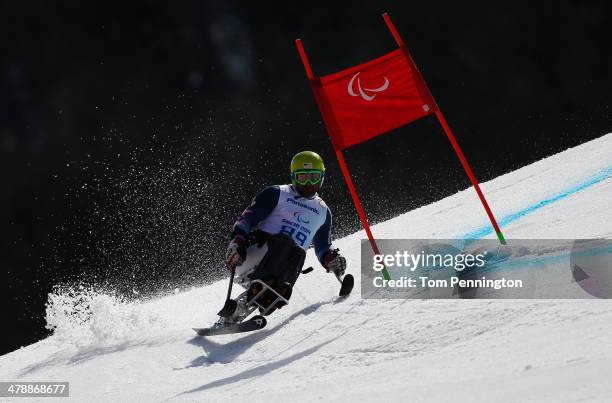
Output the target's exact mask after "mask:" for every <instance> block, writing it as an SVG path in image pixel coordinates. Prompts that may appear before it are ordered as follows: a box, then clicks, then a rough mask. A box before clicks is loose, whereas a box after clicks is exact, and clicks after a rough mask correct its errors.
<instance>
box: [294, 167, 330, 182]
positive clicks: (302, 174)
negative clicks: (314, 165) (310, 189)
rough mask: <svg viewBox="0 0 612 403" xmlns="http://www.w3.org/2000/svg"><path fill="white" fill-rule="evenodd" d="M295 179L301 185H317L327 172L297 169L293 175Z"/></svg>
mask: <svg viewBox="0 0 612 403" xmlns="http://www.w3.org/2000/svg"><path fill="white" fill-rule="evenodd" d="M291 176H292V178H293V180H294V181H296V182H297V183H299V184H300V185H307V184H311V185H316V184H317V183H319V182H321V181H322V180H323V177H324V176H325V173H324V172H323V171H318V170H313V171H296V172H294V173H293V174H292V175H291Z"/></svg>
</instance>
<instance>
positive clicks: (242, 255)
mask: <svg viewBox="0 0 612 403" xmlns="http://www.w3.org/2000/svg"><path fill="white" fill-rule="evenodd" d="M247 245H248V241H247V239H246V238H245V237H244V236H242V235H236V236H235V237H234V239H232V241H231V242H230V243H229V246H228V247H227V252H226V253H225V265H226V266H227V268H228V269H229V270H230V271H234V269H236V266H240V265H241V264H242V263H244V261H245V260H246V255H247Z"/></svg>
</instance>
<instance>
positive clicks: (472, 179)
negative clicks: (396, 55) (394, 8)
mask: <svg viewBox="0 0 612 403" xmlns="http://www.w3.org/2000/svg"><path fill="white" fill-rule="evenodd" d="M383 19H384V20H385V23H386V24H387V28H389V31H391V35H393V38H394V39H395V42H396V43H397V46H399V47H400V48H401V49H402V50H403V51H404V55H405V56H406V59H407V60H408V63H409V64H410V65H411V66H412V67H413V70H414V71H415V74H416V75H417V80H418V81H420V83H421V85H422V87H423V88H424V89H425V90H426V91H427V93H428V95H429V97H430V98H431V100H432V101H433V103H434V110H435V114H436V118H437V119H438V122H440V125H441V126H442V129H444V133H445V134H446V137H448V140H449V141H450V143H451V145H452V146H453V150H455V154H457V157H458V158H459V162H461V165H462V166H463V169H464V170H465V173H466V174H467V176H468V178H469V179H470V182H472V186H473V187H474V190H476V194H478V198H479V199H480V202H481V203H482V206H483V207H484V209H485V211H486V213H487V216H488V217H489V220H490V221H491V224H492V225H493V229H495V233H496V234H497V238H498V239H499V242H500V243H501V244H502V245H505V244H506V239H505V238H504V234H502V232H501V229H500V228H499V225H497V221H496V220H495V216H494V215H493V212H492V211H491V208H490V207H489V203H487V199H486V198H485V196H484V194H483V193H482V190H480V185H479V184H478V181H477V180H476V176H475V175H474V172H472V168H470V164H468V162H467V159H466V158H465V155H464V154H463V151H461V147H459V143H458V142H457V139H456V138H455V136H454V135H453V132H452V131H451V129H450V127H449V126H448V123H447V122H446V119H444V115H443V114H442V111H441V110H440V108H439V107H438V104H437V103H436V100H435V98H434V96H433V94H432V93H431V91H429V88H428V87H427V83H426V82H425V79H424V78H423V76H422V75H421V72H420V71H419V69H418V68H417V67H416V64H415V63H414V61H413V60H412V56H410V52H409V51H408V48H407V47H406V45H405V44H404V41H402V38H401V37H400V36H399V33H398V32H397V30H396V29H395V25H393V22H391V18H390V17H389V14H387V13H383Z"/></svg>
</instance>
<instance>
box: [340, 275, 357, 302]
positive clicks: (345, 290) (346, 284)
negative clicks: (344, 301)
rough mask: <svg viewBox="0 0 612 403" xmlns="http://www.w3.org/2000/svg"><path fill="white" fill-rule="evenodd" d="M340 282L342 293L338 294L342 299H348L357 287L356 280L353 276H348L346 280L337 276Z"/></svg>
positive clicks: (345, 277)
mask: <svg viewBox="0 0 612 403" xmlns="http://www.w3.org/2000/svg"><path fill="white" fill-rule="evenodd" d="M336 278H337V279H338V281H339V282H340V292H339V293H338V295H339V296H341V297H346V296H347V295H349V294H350V293H351V291H353V286H354V285H355V278H354V277H353V275H352V274H347V275H345V276H344V278H342V279H341V278H340V276H336Z"/></svg>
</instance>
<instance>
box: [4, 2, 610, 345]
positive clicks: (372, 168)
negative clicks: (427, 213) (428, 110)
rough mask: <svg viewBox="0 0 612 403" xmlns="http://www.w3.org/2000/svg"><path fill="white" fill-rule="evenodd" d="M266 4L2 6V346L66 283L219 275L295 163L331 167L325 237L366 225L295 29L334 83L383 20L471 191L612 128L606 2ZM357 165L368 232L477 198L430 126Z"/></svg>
mask: <svg viewBox="0 0 612 403" xmlns="http://www.w3.org/2000/svg"><path fill="white" fill-rule="evenodd" d="M264 4H268V3H267V2H265V3H262V2H238V1H223V2H210V1H200V2H167V1H165V2H164V1H144V2H143V1H130V2H121V3H119V2H117V3H114V2H106V1H105V2H48V1H47V2H45V1H39V2H3V3H2V4H1V5H0V44H1V47H0V49H1V52H0V175H1V179H2V180H1V183H0V189H1V191H0V193H1V194H2V197H1V201H0V214H1V217H2V221H1V225H2V231H1V234H0V237H1V245H2V250H1V251H0V252H1V253H0V271H1V275H2V278H1V282H2V292H1V296H2V312H3V318H2V324H3V328H4V329H5V330H4V332H3V334H4V336H5V341H4V343H3V344H2V348H1V351H0V352H1V353H4V352H7V351H11V350H13V349H15V348H18V347H19V346H22V345H26V344H29V343H32V342H33V341H35V340H37V339H40V338H41V337H43V336H44V335H46V334H47V333H46V332H47V331H46V330H45V328H44V325H45V322H44V303H45V301H46V296H47V294H48V293H49V292H51V291H52V289H53V288H52V287H53V285H55V284H60V283H67V284H74V283H84V284H94V285H96V286H97V287H102V288H104V289H110V290H115V291H117V292H120V293H123V294H125V295H128V296H129V295H139V296H140V297H142V296H143V295H144V296H147V295H149V296H150V295H154V294H156V293H159V292H167V291H169V290H172V289H174V287H183V286H188V285H197V284H202V283H204V282H206V281H212V280H214V279H218V278H220V277H222V276H223V275H224V274H225V273H224V269H223V266H222V256H223V254H224V250H225V247H226V243H227V240H228V239H227V237H228V232H229V229H230V226H231V224H232V222H233V220H234V218H235V217H236V215H237V214H239V213H240V212H241V210H242V209H243V208H244V207H245V206H246V205H247V204H248V202H249V200H250V199H251V197H252V196H253V194H254V193H255V192H256V191H258V190H259V189H261V188H262V187H263V186H265V185H268V184H278V183H285V182H287V181H288V165H289V160H290V157H291V156H292V155H293V154H294V153H295V152H297V151H300V150H303V149H312V150H315V151H317V152H319V153H320V154H321V155H322V156H323V157H324V158H325V160H326V162H327V166H328V172H327V173H328V175H327V179H326V182H325V186H324V189H323V192H322V196H323V197H324V198H325V199H326V201H327V202H328V204H329V205H330V206H331V207H332V210H333V212H334V220H335V227H334V236H335V237H339V236H342V235H346V234H349V233H351V232H354V231H355V230H357V229H359V228H360V226H359V222H358V219H357V215H356V214H355V211H354V208H353V207H352V204H351V202H350V198H349V195H348V192H347V190H346V186H345V185H344V182H343V179H342V176H341V173H340V171H339V168H338V165H337V163H336V161H335V158H334V156H333V153H332V149H331V146H330V143H329V141H328V139H327V136H326V133H325V130H324V127H323V125H322V122H321V119H320V116H319V113H318V110H317V107H316V105H315V103H314V100H313V97H312V94H311V91H310V88H309V86H308V82H307V80H306V78H305V74H304V71H303V68H302V65H301V62H300V59H299V57H298V54H297V52H296V50H295V46H294V43H293V41H294V39H295V38H297V37H301V38H303V41H304V45H305V47H306V50H307V52H308V53H309V56H310V59H311V62H312V64H313V68H314V71H315V74H317V75H325V74H328V73H331V72H334V71H337V70H340V69H343V68H345V67H348V66H351V65H354V64H357V63H361V62H364V61H366V60H368V59H371V58H374V57H376V56H379V55H381V54H383V53H386V52H388V51H390V50H392V49H394V46H395V45H394V41H393V39H392V37H391V35H390V34H389V32H388V31H387V28H386V26H385V24H384V22H383V20H382V18H381V16H380V15H381V13H382V12H383V11H388V12H389V13H390V15H391V17H392V19H393V21H394V22H395V25H396V26H397V28H398V31H399V32H400V35H402V37H403V39H404V41H405V42H406V44H407V45H408V47H409V48H410V50H411V52H412V55H413V57H414V58H415V61H416V62H417V65H418V66H419V67H420V69H421V71H422V73H423V75H424V76H425V79H426V80H427V81H428V84H429V87H430V88H431V90H432V92H433V94H434V95H435V96H436V98H437V101H438V104H439V105H440V107H441V109H442V110H443V111H444V113H445V115H446V118H447V120H448V121H449V123H450V125H451V127H452V128H453V130H454V132H455V134H456V135H457V137H458V139H459V142H460V144H461V145H462V146H463V149H464V151H465V153H466V155H467V157H468V160H469V161H470V162H471V164H472V168H473V169H474V171H475V174H476V176H477V177H478V178H479V179H480V180H481V181H486V180H489V179H492V178H494V177H496V176H498V175H500V174H503V173H506V172H509V171H511V170H514V169H516V168H518V167H520V166H523V165H525V164H528V163H530V162H533V161H535V160H537V159H540V158H543V157H545V156H548V155H551V154H553V153H556V152H559V151H561V150H563V149H566V148H568V147H570V146H574V145H577V144H580V143H582V142H584V141H587V140H589V139H593V138H596V137H599V136H601V135H603V134H605V133H607V132H609V131H610V126H611V125H610V107H609V101H610V97H611V96H610V90H611V88H612V87H611V84H612V82H611V79H610V73H609V71H610V62H611V52H610V38H611V37H612V36H611V35H610V34H611V33H610V32H609V29H610V27H611V26H612V21H611V18H610V17H611V10H610V8H611V6H609V2H607V1H568V0H562V1H554V2H544V1H538V2H530V3H523V4H521V3H520V2H519V3H517V2H515V1H513V2H507V3H501V2H478V3H476V2H475V3H470V2H400V1H398V2H383V1H376V2H373V1H372V2H351V3H344V2H333V1H326V2H304V3H302V2H278V3H277V4H273V5H272V4H270V5H266V6H264ZM345 156H346V159H347V163H348V165H349V167H350V168H351V169H352V172H353V175H354V179H355V182H356V185H357V187H358V190H359V191H360V194H361V196H362V198H363V202H364V205H365V208H366V211H367V213H368V215H369V218H370V220H371V221H372V222H374V223H376V222H380V221H382V220H386V219H388V218H390V217H393V216H396V215H398V214H400V213H403V212H406V211H409V210H411V209H414V208H416V207H418V206H421V205H425V204H428V203H431V202H433V201H435V200H439V199H440V198H443V197H445V196H448V195H451V194H453V193H455V192H457V191H458V190H461V189H465V188H467V187H468V186H469V182H468V179H467V178H466V176H465V174H464V173H463V171H462V169H461V166H460V165H459V162H458V161H457V159H456V157H455V155H454V154H453V152H452V149H451V147H450V145H449V143H448V141H447V140H446V138H445V136H444V134H443V132H442V131H441V129H440V128H439V126H438V124H437V123H436V122H435V120H434V119H433V118H431V117H429V118H425V119H422V120H420V121H418V122H416V123H414V124H412V125H410V126H408V127H404V128H401V129H398V130H396V131H394V132H392V133H390V134H388V135H386V136H383V137H379V138H376V139H374V140H370V141H368V142H367V143H364V144H361V145H359V146H356V147H354V148H351V149H350V150H349V151H347V152H346V153H345ZM493 208H494V206H493ZM483 214H484V213H483ZM507 235H508V234H507ZM406 236H410V229H409V228H406ZM220 303H221V301H220Z"/></svg>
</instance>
